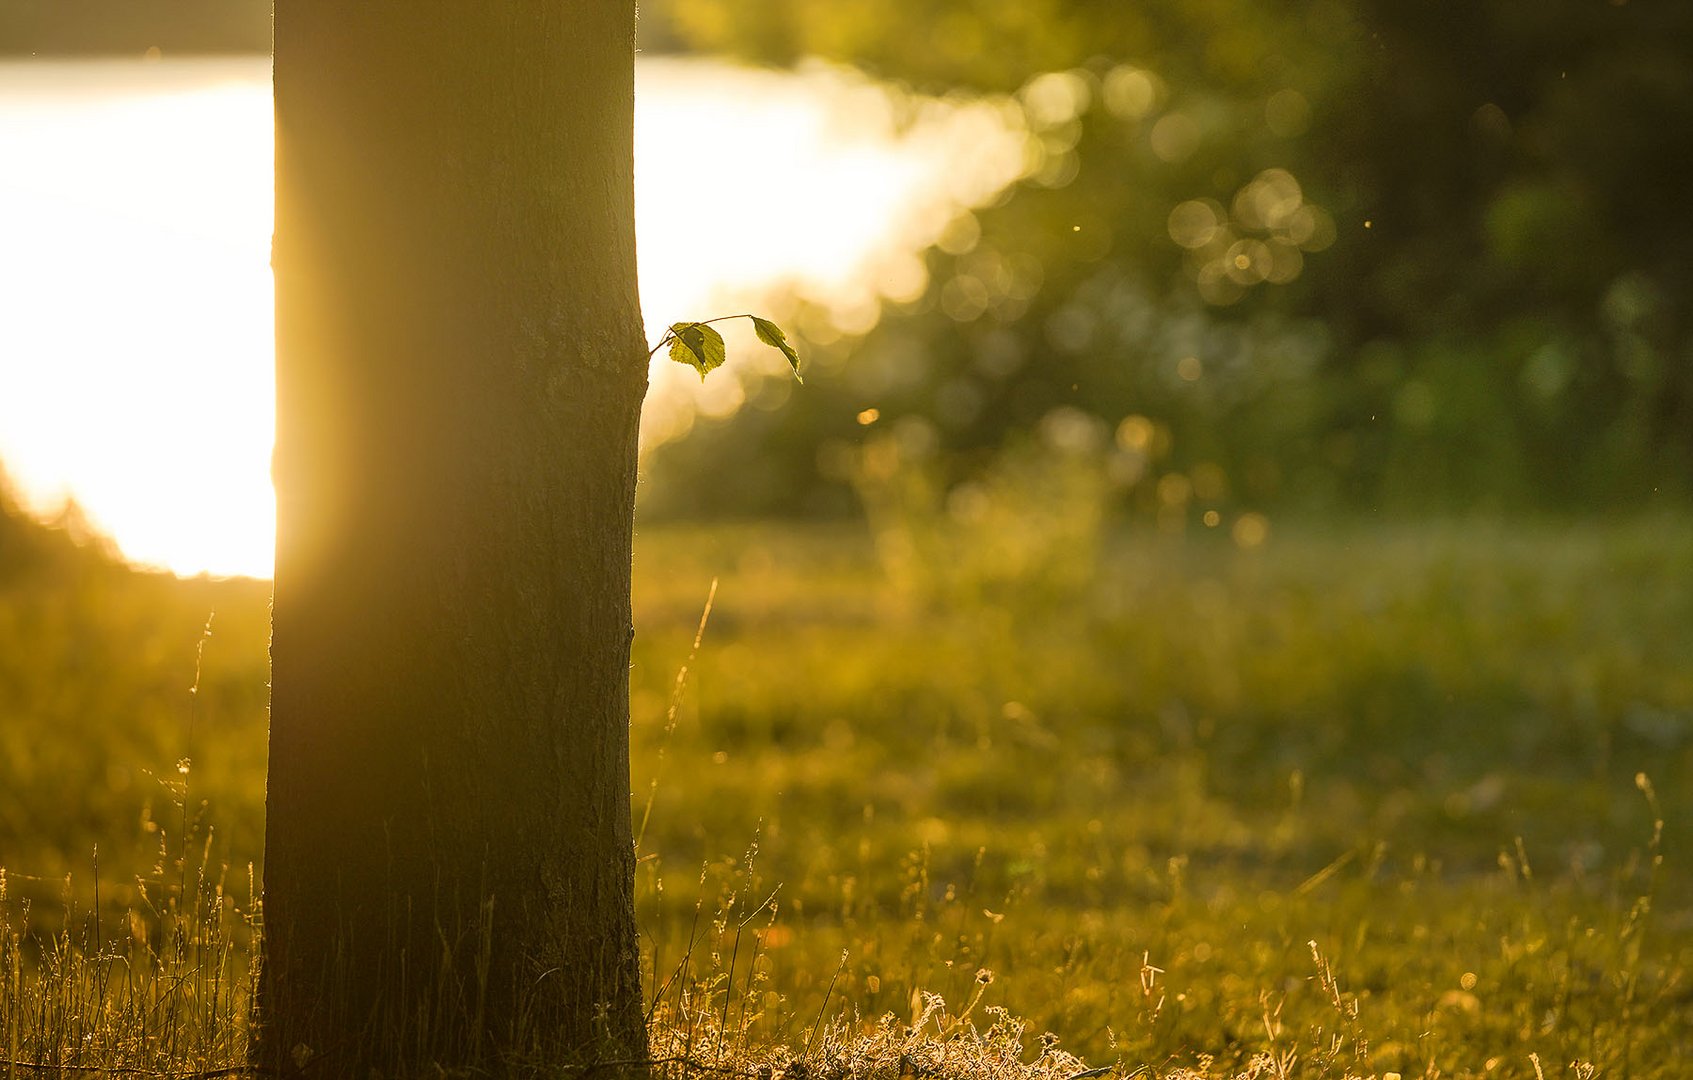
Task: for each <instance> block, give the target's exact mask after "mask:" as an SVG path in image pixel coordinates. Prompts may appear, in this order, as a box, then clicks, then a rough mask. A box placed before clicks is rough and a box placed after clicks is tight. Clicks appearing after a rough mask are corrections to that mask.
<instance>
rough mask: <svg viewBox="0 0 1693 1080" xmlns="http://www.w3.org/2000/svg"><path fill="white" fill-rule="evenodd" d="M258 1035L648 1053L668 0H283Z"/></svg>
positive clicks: (406, 1049) (451, 1048) (316, 1051)
mask: <svg viewBox="0 0 1693 1080" xmlns="http://www.w3.org/2000/svg"><path fill="white" fill-rule="evenodd" d="M275 35H276V39H275V50H276V68H275V83H276V119H277V130H276V238H275V248H274V265H275V270H276V317H277V438H276V458H275V481H276V490H277V518H278V524H277V557H276V592H275V603H274V618H273V636H272V642H271V659H272V682H273V686H272V694H271V735H270V785H269V792H268V795H267V803H266V806H267V814H268V819H267V826H266V854H265V875H264V876H265V895H264V919H265V938H264V955H263V971H262V977H261V985H260V990H259V1020H260V1028H259V1030H260V1038H259V1042H258V1053H259V1054H260V1055H261V1056H263V1057H265V1058H267V1059H268V1063H270V1064H272V1065H277V1066H280V1067H284V1068H307V1069H309V1071H310V1073H311V1074H312V1075H321V1074H324V1073H329V1074H339V1075H350V1074H353V1073H355V1072H357V1073H359V1075H360V1076H361V1080H362V1077H363V1076H364V1075H365V1070H367V1069H368V1068H370V1067H378V1068H386V1069H390V1070H393V1069H397V1070H400V1071H411V1070H414V1069H415V1068H417V1067H419V1066H421V1065H423V1064H424V1063H426V1062H428V1061H438V1062H440V1063H441V1064H444V1065H448V1066H462V1065H472V1064H476V1063H478V1062H482V1063H484V1064H493V1065H499V1064H505V1065H508V1066H509V1065H511V1064H516V1063H519V1062H521V1061H524V1060H532V1059H536V1058H545V1059H546V1060H548V1061H551V1062H553V1063H558V1062H559V1061H560V1060H561V1059H564V1058H569V1059H573V1060H588V1059H595V1060H601V1061H603V1060H606V1059H608V1058H616V1059H630V1058H641V1057H644V1055H645V1050H646V1038H645V1029H644V1026H643V1023H642V1012H641V994H640V976H639V960H638V949H637V942H636V937H635V927H634V909H633V881H634V853H633V848H632V844H631V839H630V818H629V743H628V718H629V705H628V674H629V671H628V668H629V641H630V636H631V634H632V631H631V629H630V624H629V621H630V611H629V574H630V542H631V532H632V507H633V502H634V490H635V453H636V425H637V420H638V417H639V412H640V404H641V398H642V395H643V393H644V391H645V389H646V348H645V345H644V342H643V333H642V328H641V320H640V312H639V308H638V304H637V297H636V287H635V234H634V196H633V163H632V157H633V145H632V144H633V136H632V128H633V109H634V96H633V82H634V4H633V0H552V2H545V3H543V2H541V0H476V2H475V3H463V2H457V3H451V2H446V0H407V2H400V0H372V2H368V3H355V4H348V3H343V2H341V0H276V12H275Z"/></svg>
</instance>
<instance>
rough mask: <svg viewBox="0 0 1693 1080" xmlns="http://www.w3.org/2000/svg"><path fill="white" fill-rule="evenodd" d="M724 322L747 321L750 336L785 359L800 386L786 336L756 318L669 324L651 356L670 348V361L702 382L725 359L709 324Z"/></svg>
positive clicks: (718, 337) (795, 356)
mask: <svg viewBox="0 0 1693 1080" xmlns="http://www.w3.org/2000/svg"><path fill="white" fill-rule="evenodd" d="M727 319H750V320H751V321H752V326H753V332H754V333H755V334H757V335H758V340H760V341H762V342H764V344H766V345H768V346H770V347H771V348H772V349H775V350H777V351H778V352H780V353H781V354H782V355H783V356H784V357H786V358H787V361H788V366H789V367H791V368H793V371H794V378H795V379H799V381H801V382H804V381H805V380H804V379H800V374H799V353H798V352H796V351H795V349H794V347H793V345H791V344H789V342H788V335H787V334H785V333H783V332H782V328H781V327H780V326H777V325H776V324H775V323H773V322H771V321H770V320H769V319H764V318H760V317H759V316H757V315H721V316H719V317H717V318H715V319H707V320H706V321H705V322H679V323H671V324H670V329H668V330H666V331H665V332H664V336H663V337H661V338H659V339H658V344H657V345H654V346H653V349H652V354H656V353H657V352H658V350H660V349H662V348H664V346H665V344H666V343H668V344H669V345H670V359H672V360H674V361H676V362H677V363H678V364H687V365H688V366H689V367H691V368H693V369H694V370H695V371H698V372H699V373H700V381H701V382H704V381H705V377H706V375H707V374H708V373H710V372H712V371H715V370H717V369H718V368H720V367H722V366H723V363H724V361H725V360H727V359H728V355H727V352H726V350H725V347H724V344H723V335H722V334H720V333H718V332H717V330H716V329H714V328H713V327H712V326H711V324H712V323H715V322H723V321H725V320H727ZM649 355H651V354H649Z"/></svg>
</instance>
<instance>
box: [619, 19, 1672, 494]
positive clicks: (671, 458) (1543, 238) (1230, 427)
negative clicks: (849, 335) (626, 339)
mask: <svg viewBox="0 0 1693 1080" xmlns="http://www.w3.org/2000/svg"><path fill="white" fill-rule="evenodd" d="M650 7H651V5H648V6H646V7H644V9H643V10H650ZM664 10H665V11H666V12H667V13H668V15H669V17H670V18H671V19H672V20H673V26H674V28H675V29H676V31H677V32H678V33H679V35H680V36H681V37H682V38H683V39H684V40H685V41H687V42H688V43H689V44H690V45H693V46H695V47H698V48H701V49H723V50H731V51H735V52H739V53H741V54H743V55H747V56H751V57H755V58H758V59H761V60H766V61H770V62H775V63H782V62H787V61H790V60H792V59H794V58H796V57H800V56H804V55H808V54H813V55H822V56H825V57H829V58H833V59H838V60H842V61H847V62H850V63H853V64H856V65H859V66H861V67H864V68H866V69H868V70H870V71H872V72H874V73H877V74H879V75H882V76H884V77H886V78H889V79H895V80H903V81H905V82H906V83H907V84H908V85H909V86H911V87H912V88H914V89H918V90H922V91H929V92H949V91H951V90H953V89H955V88H967V89H969V90H972V91H983V92H990V93H1007V94H1012V95H1015V97H1014V100H1015V101H1016V102H1017V103H1018V104H1019V105H1020V106H1021V107H1022V111H1023V113H1024V115H1025V117H1026V123H1027V125H1028V127H1029V129H1030V132H1031V139H1030V143H1031V146H1030V154H1029V162H1028V169H1029V175H1028V176H1027V177H1026V178H1025V179H1024V180H1023V181H1022V182H1020V183H1019V184H1018V185H1017V186H1016V187H1015V188H1014V190H1013V191H1012V192H1011V193H1010V194H1009V197H1008V198H1005V199H1004V200H1003V201H1002V202H1001V204H1000V205H997V206H994V207H992V208H989V209H986V210H983V211H982V212H980V213H978V214H976V215H973V216H972V217H970V218H967V219H964V220H960V221H958V222H956V223H955V224H954V226H953V227H951V228H949V230H948V232H947V233H946V234H944V235H943V236H942V239H941V245H940V248H938V249H936V250H933V251H931V252H930V253H929V255H928V257H927V269H928V273H929V284H928V287H927V289H926V290H925V291H924V292H923V294H922V295H921V297H920V298H918V299H916V300H915V301H914V302H910V303H906V304H903V305H894V306H893V308H892V309H891V310H890V313H889V314H888V315H887V316H885V317H884V318H883V319H882V321H881V322H880V323H879V325H878V326H877V327H876V328H875V329H874V330H873V331H871V332H870V333H869V334H868V335H867V337H866V338H864V339H863V340H861V341H854V342H850V343H846V342H842V343H835V344H824V343H819V342H813V345H812V348H811V349H810V350H809V351H810V354H811V356H812V357H813V358H814V365H815V366H814V367H813V368H812V369H811V373H810V376H809V377H808V379H807V383H806V386H805V389H804V391H803V392H798V393H795V394H794V395H793V396H792V397H791V399H790V400H789V401H788V402H787V403H786V404H785V405H784V406H783V407H782V408H781V409H773V410H745V411H743V413H742V414H740V415H737V416H736V417H735V418H734V420H733V422H732V423H729V424H718V425H715V426H714V425H709V424H707V425H701V426H700V427H698V428H696V429H695V432H694V433H693V434H692V435H691V437H690V439H689V440H688V441H686V442H684V443H683V444H681V445H679V446H676V447H672V448H671V451H672V452H670V453H667V454H665V455H664V456H663V458H662V462H661V464H660V465H659V466H658V467H655V468H654V469H653V470H652V473H653V476H654V478H655V482H656V483H658V484H660V485H661V486H660V487H659V488H658V489H657V490H656V491H654V492H652V493H651V494H652V495H654V496H655V497H654V498H653V501H652V503H651V507H652V508H653V509H661V508H665V507H668V506H675V507H677V508H684V507H685V508H688V509H693V510H698V509H701V508H707V507H716V508H723V507H726V506H735V507H736V508H737V509H742V510H755V511H756V510H768V509H772V508H777V507H792V506H796V505H803V504H804V503H805V501H806V500H811V501H812V502H813V503H814V504H816V505H819V506H821V505H822V504H825V503H827V502H828V501H829V500H830V498H831V496H829V495H828V494H827V491H828V489H827V488H822V489H819V488H817V487H815V486H814V483H813V481H814V478H815V477H816V475H817V474H818V473H819V471H820V472H821V474H822V476H823V477H824V478H825V479H827V478H829V477H830V476H831V474H833V473H835V472H839V471H843V470H840V469H838V468H837V466H838V464H839V462H840V461H841V460H843V459H849V458H850V455H849V454H846V453H844V452H843V449H844V448H850V447H851V446H852V445H853V444H854V443H855V442H857V441H859V440H861V439H864V438H866V437H870V438H874V436H873V434H872V433H873V432H874V431H876V430H877V429H879V428H881V427H884V426H887V425H889V423H890V422H895V423H898V422H899V421H900V418H902V417H912V416H915V417H921V418H923V423H921V424H918V423H916V422H913V421H911V420H906V421H905V422H904V424H903V426H902V427H901V428H899V429H898V430H900V432H901V434H902V436H906V437H904V438H902V439H901V442H902V445H905V446H907V447H909V446H910V445H911V444H913V443H916V444H917V445H919V446H923V445H927V446H929V447H931V448H933V449H934V450H937V451H939V454H938V457H939V459H940V460H941V461H942V462H945V463H946V467H949V468H951V469H952V470H953V472H954V474H955V475H957V474H959V473H966V474H968V473H974V472H975V471H976V470H977V463H978V462H980V460H981V459H982V458H984V457H987V456H989V455H991V454H993V453H995V452H996V451H997V450H998V449H999V448H1000V447H1002V446H1003V445H1005V443H1006V442H1007V440H1008V438H1009V439H1010V440H1011V441H1013V442H1015V441H1017V440H1018V438H1019V433H1022V432H1026V431H1029V430H1031V429H1033V428H1034V427H1035V425H1036V422H1037V421H1038V420H1039V419H1040V418H1041V417H1043V416H1045V415H1048V414H1049V413H1051V412H1052V410H1054V409H1057V408H1060V407H1066V406H1067V407H1072V408H1076V409H1080V410H1082V411H1084V412H1087V413H1092V414H1094V415H1096V416H1097V417H1099V418H1100V419H1101V420H1103V421H1105V422H1106V423H1107V424H1109V425H1113V426H1116V425H1123V422H1124V421H1125V419H1127V420H1128V421H1129V422H1128V423H1127V424H1126V425H1123V426H1121V427H1118V429H1117V430H1118V434H1119V436H1120V438H1119V439H1118V447H1117V453H1118V454H1119V455H1120V458H1121V460H1119V462H1118V465H1119V472H1120V474H1121V475H1122V477H1123V479H1124V481H1125V483H1127V485H1128V486H1129V487H1130V488H1131V489H1135V490H1139V491H1140V492H1141V495H1140V496H1139V498H1140V499H1141V500H1142V501H1150V502H1151V503H1154V504H1162V505H1160V509H1161V510H1163V511H1166V512H1168V511H1171V510H1184V511H1185V510H1186V509H1188V508H1190V507H1191V510H1192V511H1193V512H1194V513H1195V515H1197V514H1198V513H1199V512H1201V511H1202V510H1203V509H1204V507H1206V506H1215V507H1216V508H1217V509H1218V510H1220V511H1221V512H1222V513H1223V514H1225V515H1227V514H1228V513H1229V512H1230V510H1231V509H1235V510H1238V509H1242V508H1248V507H1257V508H1264V507H1269V506H1276V507H1278V508H1287V507H1303V508H1313V507H1314V508H1319V509H1351V510H1357V509H1367V510H1370V511H1387V512H1393V511H1403V512H1416V511H1419V510H1424V509H1429V508H1440V509H1445V510H1456V511H1470V510H1478V509H1479V510H1505V511H1509V510H1519V511H1520V510H1564V511H1570V510H1588V509H1597V508H1601V507H1617V506H1639V505H1642V504H1648V503H1652V502H1656V501H1659V500H1664V499H1680V498H1684V497H1685V496H1686V495H1687V493H1688V492H1689V489H1690V488H1693V321H1690V317H1689V313H1688V308H1687V302H1686V301H1687V298H1688V297H1689V296H1693V203H1690V194H1689V193H1690V191H1693V187H1690V185H1689V181H1690V179H1693V177H1690V175H1689V172H1688V169H1689V165H1688V163H1689V162H1693V49H1689V48H1688V43H1689V42H1693V5H1688V4H1684V3H1675V2H1670V0H1661V2H1658V0H1632V2H1631V0H1614V2H1611V3H1604V2H1598V0H1549V2H1546V3H1536V4H1520V3H1516V2H1514V0H1436V2H1415V3H1412V2H1406V0H1270V2H1264V0H1203V2H1196V0H1140V2H1137V3H1133V4H1126V3H1122V2H1120V0H897V2H896V0H874V2H871V0H866V2H862V3H856V4H850V5H842V4H836V3H832V2H827V0H667V3H666V4H665V6H664ZM800 321H801V323H802V325H805V324H806V320H805V317H804V313H803V312H802V313H801V314H800ZM823 336H824V337H825V338H826V337H827V336H828V335H826V334H825V335H823ZM849 351H850V353H851V362H850V363H840V361H841V359H842V357H844V356H845V355H846V353H847V352H849ZM866 409H875V410H877V411H878V413H879V419H877V420H875V421H874V422H873V423H872V424H871V425H870V427H869V431H867V432H861V431H858V430H855V429H858V428H859V422H858V421H855V416H857V414H859V413H860V411H861V410H866ZM861 419H864V420H867V419H869V417H868V416H865V417H863V418H861ZM830 440H834V444H833V445H831V443H830ZM818 449H821V451H822V453H821V454H820V455H819V454H818V453H816V452H815V451H816V450H818ZM949 451H950V453H948V452H949ZM726 461H730V462H734V463H735V464H734V466H733V467H729V468H725V464H724V463H725V462H726ZM819 462H820V463H821V464H819ZM723 477H729V478H730V480H729V482H727V483H725V482H724V481H723V480H722V478H723ZM749 478H761V479H763V481H764V483H763V485H762V486H760V485H759V484H755V483H751V482H749ZM1161 481H1162V482H1161ZM1196 489H1203V490H1198V491H1196ZM1133 497H1134V496H1131V498H1133Z"/></svg>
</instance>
